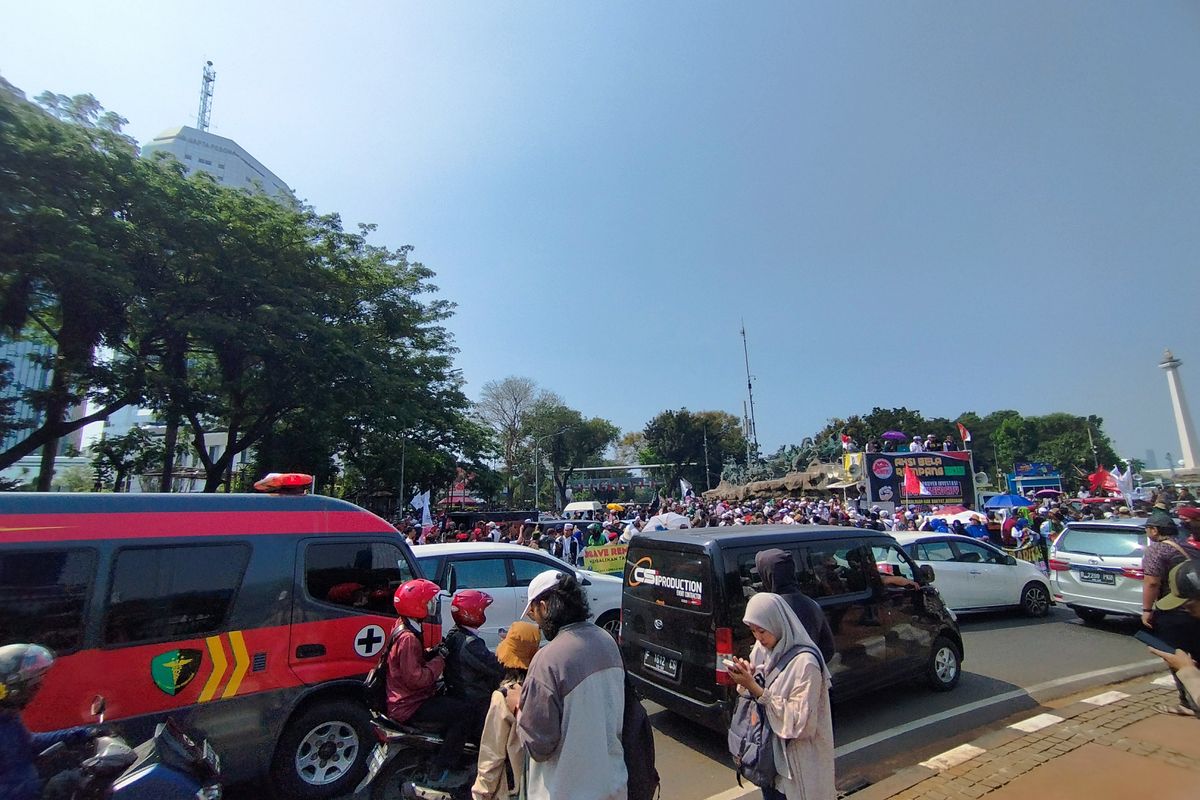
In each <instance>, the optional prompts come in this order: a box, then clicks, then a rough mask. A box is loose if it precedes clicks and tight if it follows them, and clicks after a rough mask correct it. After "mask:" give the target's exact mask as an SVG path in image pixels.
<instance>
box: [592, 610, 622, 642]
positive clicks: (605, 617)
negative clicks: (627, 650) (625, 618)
mask: <svg viewBox="0 0 1200 800" xmlns="http://www.w3.org/2000/svg"><path fill="white" fill-rule="evenodd" d="M596 624H597V625H599V626H600V627H601V628H603V629H604V630H606V631H608V635H609V636H611V637H613V639H616V638H617V637H618V636H620V634H621V614H620V613H619V612H617V611H609V612H608V613H606V614H601V615H600V619H598V620H596Z"/></svg>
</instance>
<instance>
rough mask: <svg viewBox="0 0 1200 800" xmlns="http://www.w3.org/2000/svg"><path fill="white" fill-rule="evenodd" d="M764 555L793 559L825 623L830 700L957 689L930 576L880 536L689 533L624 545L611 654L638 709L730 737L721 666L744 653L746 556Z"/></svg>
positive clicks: (950, 634)
mask: <svg viewBox="0 0 1200 800" xmlns="http://www.w3.org/2000/svg"><path fill="white" fill-rule="evenodd" d="M769 548H779V549H781V550H786V551H789V552H790V553H791V554H792V557H793V559H794V560H795V562H796V571H797V575H796V577H797V580H798V582H799V584H800V586H801V587H802V588H803V590H804V592H805V593H806V594H807V595H809V596H810V597H812V598H814V599H815V600H816V601H817V602H818V603H819V604H820V605H821V607H822V608H823V609H824V610H825V614H826V616H828V618H829V624H830V626H831V627H832V628H833V635H834V640H835V644H836V646H837V655H835V656H834V657H833V659H832V661H831V663H830V664H829V669H830V673H831V675H832V677H833V690H832V691H833V699H834V700H835V701H837V700H843V699H845V698H846V697H849V696H851V695H854V694H859V693H861V692H865V691H869V690H871V689H875V688H878V687H881V686H884V685H886V684H890V683H895V682H897V681H902V680H906V679H909V678H913V677H924V678H926V679H927V680H928V681H929V683H930V685H931V686H933V688H935V689H937V690H940V691H946V690H949V689H952V688H954V686H955V685H956V684H957V683H958V678H959V673H960V671H961V664H962V659H963V642H962V635H961V634H960V633H959V630H958V623H957V622H956V621H955V617H954V615H953V613H951V611H950V610H949V609H947V608H946V606H945V605H944V604H943V603H942V599H941V597H940V596H939V595H938V593H937V590H936V589H934V588H933V587H932V586H930V585H929V584H930V583H931V582H932V581H933V571H932V569H930V568H928V567H921V568H918V567H917V566H916V565H915V564H914V563H913V562H912V560H911V559H910V558H909V557H908V556H907V555H906V554H905V553H904V551H903V550H901V549H900V547H899V545H897V544H896V540H895V539H893V538H892V537H891V536H889V535H888V534H886V533H878V532H875V531H868V530H860V529H857V528H837V527H829V526H818V525H801V526H794V525H792V526H784V525H755V526H745V527H741V526H738V527H724V528H694V529H690V530H689V529H684V530H673V531H656V532H652V533H640V534H637V535H635V536H634V537H633V539H632V541H630V543H629V552H628V555H627V558H626V563H625V583H624V591H623V594H622V598H621V653H622V655H623V657H624V659H625V666H626V668H627V669H628V671H629V674H630V675H631V676H632V677H633V680H634V683H635V685H636V686H637V687H638V689H640V690H641V692H642V694H643V695H644V696H645V697H646V698H647V699H648V700H651V701H653V702H655V703H658V704H659V705H662V706H664V707H666V708H669V709H671V710H672V711H675V712H677V713H679V714H682V715H683V716H685V717H688V718H690V719H693V720H695V721H697V722H700V723H701V724H703V725H706V726H708V727H710V728H713V729H716V730H723V729H725V728H727V727H728V725H729V713H730V712H731V710H732V705H733V703H732V700H733V698H734V688H733V682H732V680H730V678H729V674H728V672H727V671H726V670H725V665H724V663H723V660H724V659H726V658H729V657H730V655H731V654H734V655H739V656H743V657H745V656H747V655H748V654H749V652H750V647H751V646H752V645H753V644H754V637H753V636H752V635H751V634H750V629H749V628H747V627H746V626H745V625H744V624H743V623H742V615H743V613H744V612H745V608H746V599H747V598H748V597H750V596H751V595H753V594H754V593H755V592H756V591H758V590H760V589H761V588H762V585H761V583H760V580H759V576H758V573H757V572H756V571H755V568H754V557H755V555H756V554H757V553H758V552H759V551H761V550H766V549H769ZM892 577H899V578H908V579H909V580H911V581H916V582H917V583H919V584H920V588H906V587H905V586H901V585H899V584H900V583H901V581H899V580H892V579H891V578H892ZM904 583H907V582H904ZM909 586H911V584H909Z"/></svg>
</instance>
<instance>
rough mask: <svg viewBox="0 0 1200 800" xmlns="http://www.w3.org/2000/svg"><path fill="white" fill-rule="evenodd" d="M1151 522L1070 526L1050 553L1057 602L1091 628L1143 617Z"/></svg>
mask: <svg viewBox="0 0 1200 800" xmlns="http://www.w3.org/2000/svg"><path fill="white" fill-rule="evenodd" d="M1145 551H1146V520H1145V519H1122V520H1115V519H1114V520H1103V521H1095V522H1093V521H1089V520H1082V521H1079V522H1070V523H1068V524H1067V527H1066V530H1064V531H1063V532H1062V533H1061V534H1060V535H1059V537H1058V539H1056V540H1055V542H1054V547H1053V548H1052V549H1051V550H1050V574H1051V575H1052V576H1053V579H1052V584H1053V586H1054V598H1055V599H1056V600H1058V601H1059V602H1061V603H1062V604H1063V605H1065V606H1066V607H1067V608H1069V609H1071V610H1072V611H1074V612H1075V614H1076V615H1077V616H1078V617H1079V618H1080V619H1082V620H1083V621H1084V622H1085V623H1088V624H1095V623H1097V622H1099V621H1100V620H1102V619H1104V617H1105V615H1106V614H1114V615H1117V616H1122V617H1140V616H1141V613H1142V581H1143V580H1144V576H1143V575H1142V555H1144V554H1145Z"/></svg>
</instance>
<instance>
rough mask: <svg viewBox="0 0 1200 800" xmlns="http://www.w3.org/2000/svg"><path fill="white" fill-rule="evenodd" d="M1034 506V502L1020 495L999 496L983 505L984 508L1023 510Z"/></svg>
mask: <svg viewBox="0 0 1200 800" xmlns="http://www.w3.org/2000/svg"><path fill="white" fill-rule="evenodd" d="M1031 505H1033V501H1032V500H1030V499H1028V498H1025V497H1021V495H1019V494H998V495H996V496H995V497H993V498H991V499H989V500H988V501H987V502H986V503H984V504H983V507H984V508H1021V507H1028V506H1031Z"/></svg>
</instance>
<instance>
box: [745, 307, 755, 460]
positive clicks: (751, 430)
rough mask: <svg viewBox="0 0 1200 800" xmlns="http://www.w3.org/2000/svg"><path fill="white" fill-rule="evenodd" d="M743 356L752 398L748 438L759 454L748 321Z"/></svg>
mask: <svg viewBox="0 0 1200 800" xmlns="http://www.w3.org/2000/svg"><path fill="white" fill-rule="evenodd" d="M742 354H743V355H745V357H746V394H747V396H748V397H749V398H750V417H749V420H748V421H749V423H750V424H749V425H748V426H747V428H748V430H747V431H746V433H747V434H748V436H747V437H746V438H747V439H749V440H750V441H751V442H753V443H754V452H755V454H757V453H758V425H757V423H756V422H755V420H754V380H753V378H752V376H751V375H750V348H749V347H747V345H746V320H744V319H743V320H742Z"/></svg>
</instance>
